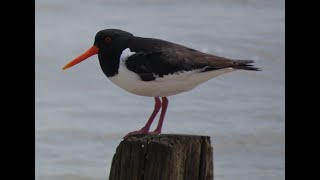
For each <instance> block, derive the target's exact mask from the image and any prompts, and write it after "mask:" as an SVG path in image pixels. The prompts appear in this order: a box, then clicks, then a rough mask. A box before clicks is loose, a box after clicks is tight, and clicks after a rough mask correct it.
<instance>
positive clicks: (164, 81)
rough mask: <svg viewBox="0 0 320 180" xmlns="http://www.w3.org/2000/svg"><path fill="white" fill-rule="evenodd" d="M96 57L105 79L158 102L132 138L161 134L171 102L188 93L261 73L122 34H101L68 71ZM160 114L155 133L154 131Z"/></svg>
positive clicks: (247, 62)
mask: <svg viewBox="0 0 320 180" xmlns="http://www.w3.org/2000/svg"><path fill="white" fill-rule="evenodd" d="M95 54H98V59H99V63H100V66H101V69H102V71H103V72H104V74H105V75H106V76H107V77H108V78H109V79H110V80H111V81H112V82H113V83H115V84H116V85H118V86H119V87H120V88H122V89H124V90H126V91H128V92H130V93H133V94H136V95H140V96H148V97H154V100H155V106H154V110H153V112H152V114H151V116H150V118H149V120H148V121H147V123H146V125H145V126H144V127H143V128H142V129H140V130H138V131H133V132H130V133H128V134H127V135H126V136H125V137H124V138H126V137H128V136H130V135H134V134H160V133H161V129H162V123H163V120H164V117H165V114H166V110H167V106H168V99H167V97H168V96H172V95H175V94H179V93H182V92H186V91H190V90H191V89H193V88H195V87H196V86H198V85H199V84H201V83H204V82H206V81H208V80H210V79H212V78H214V77H216V76H219V75H221V74H225V73H228V72H232V71H235V70H238V69H241V70H252V71H259V70H260V69H259V68H257V67H254V66H252V65H251V63H253V62H254V61H252V60H235V59H228V58H224V57H219V56H215V55H211V54H206V53H203V52H200V51H197V50H195V49H192V48H188V47H185V46H182V45H179V44H175V43H172V42H168V41H164V40H160V39H154V38H145V37H138V36H134V35H133V34H131V33H129V32H126V31H123V30H119V29H105V30H101V31H99V32H98V33H97V34H96V36H95V40H94V43H93V46H92V47H91V48H90V49H88V50H87V51H86V52H85V53H83V54H82V55H80V56H79V57H77V58H75V59H74V60H72V61H71V62H69V63H68V64H66V65H65V66H64V67H63V69H67V68H69V67H71V66H73V65H75V64H78V63H80V62H81V61H83V60H85V59H87V58H89V57H90V56H92V55H95ZM160 109H161V113H160V118H159V122H158V125H157V128H156V129H155V130H154V131H152V132H150V131H149V129H150V126H151V123H152V122H153V120H154V118H155V117H156V115H157V113H158V112H159V110H160Z"/></svg>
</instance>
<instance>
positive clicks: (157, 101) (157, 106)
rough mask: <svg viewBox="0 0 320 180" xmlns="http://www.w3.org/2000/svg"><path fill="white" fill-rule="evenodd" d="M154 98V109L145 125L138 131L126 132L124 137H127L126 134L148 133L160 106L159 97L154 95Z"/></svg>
mask: <svg viewBox="0 0 320 180" xmlns="http://www.w3.org/2000/svg"><path fill="white" fill-rule="evenodd" d="M154 100H155V104H154V110H153V112H152V114H151V116H150V118H149V120H148V122H147V123H146V125H145V126H144V127H143V128H141V129H140V130H138V131H133V132H130V133H128V134H127V135H125V136H124V139H125V138H127V137H128V136H131V135H135V134H148V133H149V129H150V126H151V124H152V122H153V120H154V118H155V117H156V115H157V114H158V112H159V110H160V108H161V101H160V98H159V97H154Z"/></svg>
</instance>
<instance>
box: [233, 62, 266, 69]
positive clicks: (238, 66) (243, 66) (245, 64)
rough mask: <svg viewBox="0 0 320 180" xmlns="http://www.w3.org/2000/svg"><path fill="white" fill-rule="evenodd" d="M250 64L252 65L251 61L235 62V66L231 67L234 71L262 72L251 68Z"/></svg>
mask: <svg viewBox="0 0 320 180" xmlns="http://www.w3.org/2000/svg"><path fill="white" fill-rule="evenodd" d="M251 63H254V61H252V60H236V61H235V63H234V64H235V65H234V66H232V68H234V69H243V70H249V71H262V69H260V68H258V67H255V66H253V65H252V64H251Z"/></svg>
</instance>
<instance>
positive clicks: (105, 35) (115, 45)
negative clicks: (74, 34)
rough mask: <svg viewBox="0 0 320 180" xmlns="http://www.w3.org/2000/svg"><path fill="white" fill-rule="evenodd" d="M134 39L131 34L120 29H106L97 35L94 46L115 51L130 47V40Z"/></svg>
mask: <svg viewBox="0 0 320 180" xmlns="http://www.w3.org/2000/svg"><path fill="white" fill-rule="evenodd" d="M131 37H133V35H132V34H131V33H128V32H126V31H122V30H119V29H105V30H101V31H99V32H98V33H97V34H96V37H95V39H94V45H95V46H96V47H97V48H99V49H100V50H102V49H107V50H115V49H119V48H120V49H122V48H127V47H128V42H129V40H130V38H131Z"/></svg>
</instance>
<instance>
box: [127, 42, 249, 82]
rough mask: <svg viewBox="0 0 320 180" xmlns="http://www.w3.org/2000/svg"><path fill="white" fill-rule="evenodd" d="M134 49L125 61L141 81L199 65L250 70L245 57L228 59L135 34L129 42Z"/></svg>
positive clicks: (211, 67)
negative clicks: (243, 58) (242, 58)
mask: <svg viewBox="0 0 320 180" xmlns="http://www.w3.org/2000/svg"><path fill="white" fill-rule="evenodd" d="M129 48H130V50H131V51H133V52H136V53H135V54H133V55H132V56H130V57H129V58H128V59H127V61H126V66H127V68H128V69H129V70H131V71H133V72H135V73H137V74H139V76H140V77H141V79H142V80H143V81H152V80H154V79H155V78H156V77H163V76H164V75H168V74H174V73H179V72H182V71H191V70H195V69H202V70H203V71H211V70H216V69H221V68H226V67H233V68H237V67H239V69H246V68H247V69H248V68H253V69H248V70H254V67H250V66H251V65H248V64H249V63H252V62H253V61H249V60H231V59H227V58H223V57H218V56H214V55H210V54H205V53H202V52H199V51H197V50H194V49H191V48H188V47H185V46H181V45H179V44H174V43H171V42H168V41H163V40H158V39H152V38H140V37H135V39H134V40H133V41H132V43H131V44H130V46H129Z"/></svg>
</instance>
